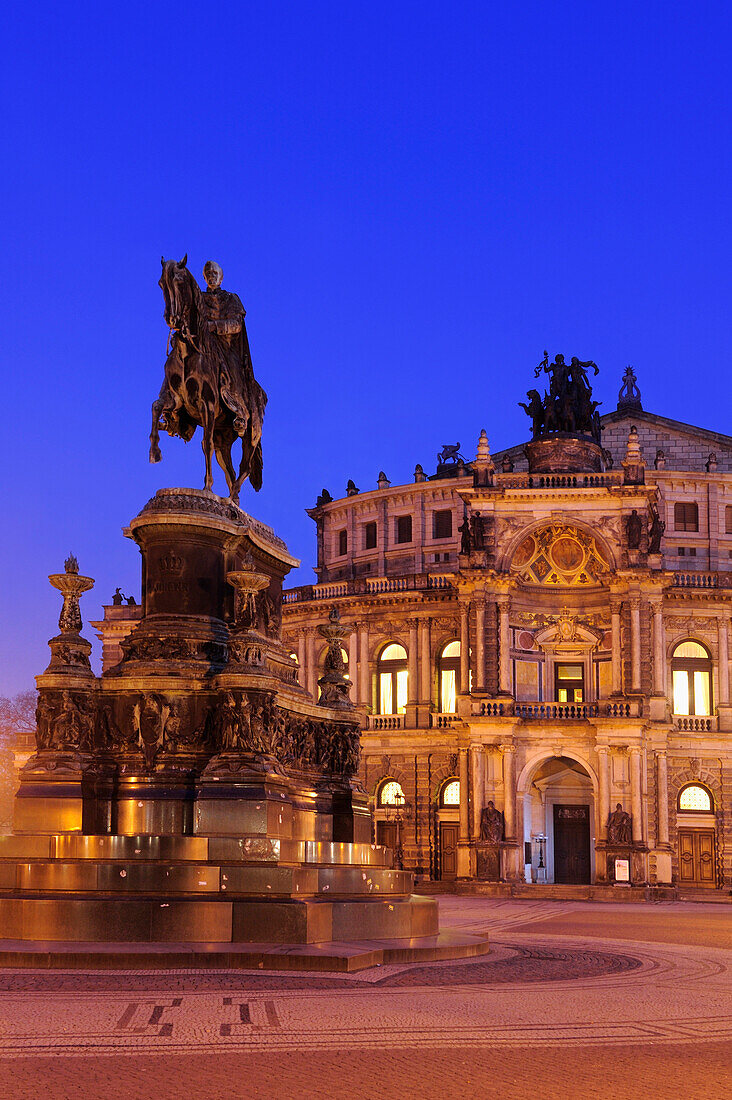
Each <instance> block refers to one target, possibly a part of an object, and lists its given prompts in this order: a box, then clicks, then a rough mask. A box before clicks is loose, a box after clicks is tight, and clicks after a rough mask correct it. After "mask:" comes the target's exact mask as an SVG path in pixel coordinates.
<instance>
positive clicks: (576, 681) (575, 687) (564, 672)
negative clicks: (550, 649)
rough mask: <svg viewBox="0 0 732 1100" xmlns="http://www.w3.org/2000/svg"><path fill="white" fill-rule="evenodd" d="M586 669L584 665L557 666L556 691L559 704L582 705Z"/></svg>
mask: <svg viewBox="0 0 732 1100" xmlns="http://www.w3.org/2000/svg"><path fill="white" fill-rule="evenodd" d="M584 675H585V673H584V667H583V666H582V665H557V666H556V673H555V677H556V691H557V702H558V703H581V702H582V700H583V699H584V686H585V683H584Z"/></svg>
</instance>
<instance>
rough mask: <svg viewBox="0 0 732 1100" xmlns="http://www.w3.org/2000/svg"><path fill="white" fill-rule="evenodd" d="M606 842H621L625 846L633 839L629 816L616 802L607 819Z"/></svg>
mask: <svg viewBox="0 0 732 1100" xmlns="http://www.w3.org/2000/svg"><path fill="white" fill-rule="evenodd" d="M607 840H608V844H621V845H623V846H624V847H627V846H628V845H629V844H631V843H632V841H633V832H632V828H631V817H630V814H629V813H626V811H625V810H624V809H623V807H622V804H621V803H620V802H618V803H617V804H616V806H615V809H614V810H613V812H612V813H611V814H610V817H609V818H608V820H607Z"/></svg>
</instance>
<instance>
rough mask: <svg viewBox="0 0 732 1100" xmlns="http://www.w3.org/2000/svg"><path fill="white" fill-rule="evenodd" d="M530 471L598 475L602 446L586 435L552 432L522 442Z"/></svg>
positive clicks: (601, 465)
mask: <svg viewBox="0 0 732 1100" xmlns="http://www.w3.org/2000/svg"><path fill="white" fill-rule="evenodd" d="M526 457H527V458H528V460H529V473H530V474H577V473H588V474H599V473H601V472H602V471H603V469H604V462H603V457H602V447H601V446H600V444H599V443H596V442H595V440H594V439H592V438H591V437H590V436H582V435H569V434H565V433H564V432H556V433H554V434H552V435H547V436H542V437H540V438H539V439H534V440H532V441H531V443H527V444H526Z"/></svg>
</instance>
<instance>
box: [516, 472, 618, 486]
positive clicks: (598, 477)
mask: <svg viewBox="0 0 732 1100" xmlns="http://www.w3.org/2000/svg"><path fill="white" fill-rule="evenodd" d="M622 481H623V473H622V471H618V470H616V471H614V472H612V473H606V474H527V473H517V474H497V475H496V484H497V485H500V486H501V488H503V489H595V488H597V487H598V486H606V485H621V484H622Z"/></svg>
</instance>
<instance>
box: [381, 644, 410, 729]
mask: <svg viewBox="0 0 732 1100" xmlns="http://www.w3.org/2000/svg"><path fill="white" fill-rule="evenodd" d="M378 672H379V714H404V711H405V710H406V706H407V651H406V649H405V648H404V646H403V645H399V644H398V643H397V642H392V643H391V644H390V645H388V646H386V647H385V648H384V649H382V651H381V656H380V657H379V661H378Z"/></svg>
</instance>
